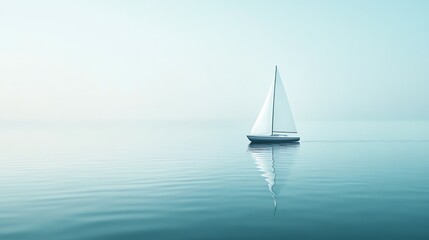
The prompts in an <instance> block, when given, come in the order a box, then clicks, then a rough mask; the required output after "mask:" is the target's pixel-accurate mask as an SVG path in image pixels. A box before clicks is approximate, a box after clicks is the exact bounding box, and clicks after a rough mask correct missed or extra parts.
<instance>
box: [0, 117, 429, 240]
mask: <svg viewBox="0 0 429 240" xmlns="http://www.w3.org/2000/svg"><path fill="white" fill-rule="evenodd" d="M250 124H251V123H247V122H246V123H239V122H142V123H128V124H125V123H123V124H119V123H111V124H107V123H103V124H99V123H92V124H89V123H88V124H30V123H4V124H1V125H0V239H2V240H3V239H203V238H204V239H227V238H229V239H240V238H241V239H270V238H272V239H429V123H427V122H323V123H298V124H297V125H298V130H300V132H301V135H302V141H301V143H300V144H283V145H250V146H249V142H248V141H247V139H246V138H245V134H246V133H247V131H248V130H249V129H250V127H251V125H250Z"/></svg>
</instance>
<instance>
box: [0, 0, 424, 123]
mask: <svg viewBox="0 0 429 240" xmlns="http://www.w3.org/2000/svg"><path fill="white" fill-rule="evenodd" d="M428 12H429V1H380V0H379V1H369V0H368V1H363V0H362V1H1V2H0V121H2V120H3V121H9V120H30V121H31V120H117V119H125V120H140V119H242V120H250V121H253V120H254V119H255V118H256V115H257V114H258V111H259V108H260V107H261V105H262V103H263V101H264V98H265V95H266V93H267V91H268V89H269V86H270V83H271V81H272V79H273V76H274V65H276V64H277V65H278V66H279V70H280V73H281V75H282V78H283V80H284V81H285V85H286V89H287V92H288V95H289V100H290V102H291V104H292V110H293V112H294V115H295V118H296V119H297V120H298V121H300V120H428V119H429V111H428V110H427V108H428V105H429V94H427V91H428V89H429V78H428V76H429V67H428V66H429V57H428V56H429V47H428V43H429V15H428Z"/></svg>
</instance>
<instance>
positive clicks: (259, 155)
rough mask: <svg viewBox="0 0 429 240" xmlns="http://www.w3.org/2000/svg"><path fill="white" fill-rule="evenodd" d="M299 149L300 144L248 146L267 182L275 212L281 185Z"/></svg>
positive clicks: (259, 144)
mask: <svg viewBox="0 0 429 240" xmlns="http://www.w3.org/2000/svg"><path fill="white" fill-rule="evenodd" d="M298 148H299V142H291V143H251V144H249V146H248V152H250V155H251V157H252V159H253V160H254V161H255V164H256V167H257V168H258V171H260V172H261V176H262V177H264V179H265V181H266V182H267V185H268V190H269V192H270V193H271V196H272V198H273V203H274V212H275V210H276V209H277V194H278V193H279V191H280V190H281V187H282V185H281V183H283V182H284V180H285V179H284V178H285V177H286V175H288V170H289V169H290V165H291V164H292V163H293V159H294V157H295V153H296V152H297V150H298ZM278 178H280V179H278ZM276 181H277V182H276Z"/></svg>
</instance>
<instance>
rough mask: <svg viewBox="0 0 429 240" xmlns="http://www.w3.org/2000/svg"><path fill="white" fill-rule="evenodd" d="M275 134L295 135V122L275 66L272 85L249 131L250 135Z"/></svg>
mask: <svg viewBox="0 0 429 240" xmlns="http://www.w3.org/2000/svg"><path fill="white" fill-rule="evenodd" d="M275 133H296V127H295V121H294V119H293V116H292V111H291V109H290V106H289V101H288V98H287V95H286V91H285V88H284V86H283V81H282V79H281V77H280V73H279V72H278V71H277V66H276V70H275V77H274V83H273V84H272V86H271V88H270V90H269V92H268V95H267V97H266V98H265V102H264V105H263V106H262V109H261V111H260V112H259V115H258V118H257V119H256V122H255V124H254V125H253V128H252V130H251V134H255V135H273V134H275Z"/></svg>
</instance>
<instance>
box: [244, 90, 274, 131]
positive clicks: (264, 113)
mask: <svg viewBox="0 0 429 240" xmlns="http://www.w3.org/2000/svg"><path fill="white" fill-rule="evenodd" d="M273 88H274V84H273V85H272V86H271V88H270V90H269V91H268V95H267V97H266V98H265V102H264V105H263V106H262V109H261V111H260V112H259V115H258V118H257V119H256V122H255V124H254V125H253V128H252V131H250V133H251V134H257V135H271V132H272V117H273V92H274V90H273Z"/></svg>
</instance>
